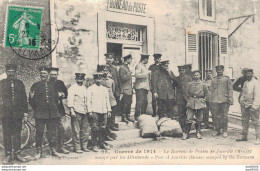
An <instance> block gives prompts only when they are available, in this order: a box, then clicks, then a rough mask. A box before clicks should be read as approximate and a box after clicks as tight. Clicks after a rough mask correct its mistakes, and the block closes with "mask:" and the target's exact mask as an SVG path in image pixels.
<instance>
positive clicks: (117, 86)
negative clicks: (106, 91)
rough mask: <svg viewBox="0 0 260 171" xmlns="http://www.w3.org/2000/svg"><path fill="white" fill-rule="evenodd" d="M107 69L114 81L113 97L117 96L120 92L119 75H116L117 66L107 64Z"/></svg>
mask: <svg viewBox="0 0 260 171" xmlns="http://www.w3.org/2000/svg"><path fill="white" fill-rule="evenodd" d="M108 71H109V72H110V74H111V75H112V78H113V80H114V83H115V92H114V95H115V97H119V95H120V93H121V86H120V82H119V75H118V71H117V68H116V67H114V66H112V65H111V66H108Z"/></svg>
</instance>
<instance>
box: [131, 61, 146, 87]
mask: <svg viewBox="0 0 260 171" xmlns="http://www.w3.org/2000/svg"><path fill="white" fill-rule="evenodd" d="M135 78H136V79H135V85H134V88H135V89H145V90H150V72H149V71H148V69H147V67H146V65H145V64H143V63H142V62H139V63H138V64H137V65H136V66H135Z"/></svg>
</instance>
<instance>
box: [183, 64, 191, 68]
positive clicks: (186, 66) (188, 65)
mask: <svg viewBox="0 0 260 171" xmlns="http://www.w3.org/2000/svg"><path fill="white" fill-rule="evenodd" d="M183 66H184V67H185V68H188V67H190V68H192V64H185V65H183Z"/></svg>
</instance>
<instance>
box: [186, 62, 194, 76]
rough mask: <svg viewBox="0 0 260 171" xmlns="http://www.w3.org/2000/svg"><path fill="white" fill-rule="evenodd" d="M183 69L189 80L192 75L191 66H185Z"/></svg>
mask: <svg viewBox="0 0 260 171" xmlns="http://www.w3.org/2000/svg"><path fill="white" fill-rule="evenodd" d="M184 67H185V69H186V74H187V75H189V76H190V77H191V78H192V76H193V74H192V70H191V69H192V64H185V65H184Z"/></svg>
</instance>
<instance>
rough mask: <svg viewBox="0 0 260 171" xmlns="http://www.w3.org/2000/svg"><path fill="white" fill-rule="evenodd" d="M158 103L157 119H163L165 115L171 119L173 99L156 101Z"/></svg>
mask: <svg viewBox="0 0 260 171" xmlns="http://www.w3.org/2000/svg"><path fill="white" fill-rule="evenodd" d="M157 102H158V115H159V118H162V117H164V116H165V115H166V116H167V117H169V118H172V113H173V111H172V106H173V104H174V102H175V101H174V99H168V98H167V99H159V98H158V99H157Z"/></svg>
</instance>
